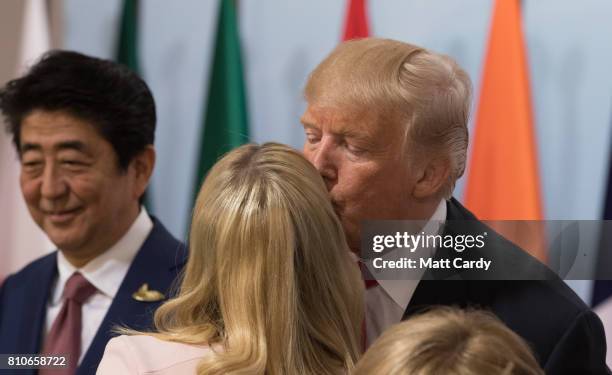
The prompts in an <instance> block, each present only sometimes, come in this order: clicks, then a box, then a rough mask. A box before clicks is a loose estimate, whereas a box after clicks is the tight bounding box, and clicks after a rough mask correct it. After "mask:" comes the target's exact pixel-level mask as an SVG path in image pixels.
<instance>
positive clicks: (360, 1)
mask: <svg viewBox="0 0 612 375" xmlns="http://www.w3.org/2000/svg"><path fill="white" fill-rule="evenodd" d="M348 1H349V4H348V9H347V12H346V23H345V24H344V36H343V37H342V40H350V39H357V38H366V37H368V36H370V27H369V25H368V16H367V14H366V9H365V7H366V0H348Z"/></svg>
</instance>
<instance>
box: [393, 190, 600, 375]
mask: <svg viewBox="0 0 612 375" xmlns="http://www.w3.org/2000/svg"><path fill="white" fill-rule="evenodd" d="M447 209H448V213H447V223H446V226H445V234H453V233H456V234H458V233H466V231H467V232H471V233H474V234H477V233H483V232H487V233H488V236H487V239H486V241H485V247H484V248H483V249H470V250H467V251H465V252H463V253H461V254H460V256H461V257H462V258H467V257H471V258H475V259H478V258H479V257H480V256H485V257H486V258H488V259H493V260H494V263H493V265H492V267H497V268H496V269H495V270H494V272H495V274H496V278H499V279H498V280H490V279H489V280H487V275H490V274H484V273H481V274H477V273H474V271H471V270H467V271H463V272H459V273H456V274H455V275H448V274H443V273H439V272H435V271H434V272H428V273H426V275H425V277H424V279H423V280H421V282H420V283H419V285H418V287H417V289H416V290H415V293H414V295H413V297H412V299H411V301H410V303H409V305H408V308H407V309H406V311H405V313H404V319H406V318H409V317H410V316H411V315H413V314H415V313H416V312H418V311H420V310H423V309H425V308H429V307H431V306H433V305H451V306H459V307H468V306H470V307H476V308H482V309H486V310H489V311H491V312H492V313H494V314H495V315H497V316H498V317H499V318H500V319H501V320H502V321H503V322H504V323H505V324H506V325H508V327H510V328H511V329H512V330H513V331H514V332H516V333H517V334H518V335H520V336H522V337H523V339H525V340H526V341H527V342H528V343H529V344H530V346H531V348H532V349H533V350H534V352H535V354H536V357H537V358H538V360H539V362H540V364H541V366H542V367H543V368H544V370H545V371H546V373H547V374H610V370H609V369H608V368H607V366H606V364H605V358H606V340H605V336H604V330H603V326H602V324H601V321H600V320H599V318H598V317H597V316H596V315H595V314H594V313H593V312H592V311H591V310H590V309H589V308H588V307H587V306H586V305H585V304H584V303H583V302H582V300H580V298H579V297H578V296H576V294H575V293H574V292H573V291H572V290H571V289H570V288H569V287H568V286H567V285H566V284H565V283H564V282H563V281H562V280H561V279H560V278H559V277H558V276H556V275H555V274H554V273H553V272H552V271H550V270H549V269H548V268H547V267H546V266H544V265H543V264H541V263H540V262H539V261H537V260H536V259H535V258H533V257H531V256H530V255H528V254H527V253H526V252H524V251H523V250H521V249H520V248H518V247H517V246H515V245H514V244H512V243H511V242H509V241H507V240H506V239H504V238H503V237H501V236H500V235H498V234H497V233H495V232H494V231H493V230H491V229H490V228H489V227H487V226H486V225H485V224H484V223H482V222H480V221H478V220H477V219H476V217H475V216H474V215H473V214H472V213H470V212H469V211H468V210H467V209H465V208H464V207H463V206H462V205H461V204H460V203H459V202H457V201H456V200H455V199H451V201H449V202H448V203H447ZM457 228H459V229H457ZM444 256H453V255H449V254H448V253H446V254H445V253H444V251H442V252H440V254H438V253H436V257H444ZM454 256H458V255H457V253H455V255H454ZM502 280H506V281H502ZM499 350H504V349H503V348H499Z"/></svg>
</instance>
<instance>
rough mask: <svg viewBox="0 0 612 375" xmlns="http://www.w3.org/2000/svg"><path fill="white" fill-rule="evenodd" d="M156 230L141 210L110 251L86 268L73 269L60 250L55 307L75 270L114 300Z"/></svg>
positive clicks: (54, 294) (88, 264) (145, 212)
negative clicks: (144, 244) (130, 269)
mask: <svg viewBox="0 0 612 375" xmlns="http://www.w3.org/2000/svg"><path fill="white" fill-rule="evenodd" d="M152 229H153V221H152V220H151V218H150V217H149V214H148V213H147V210H146V209H145V208H144V207H141V209H140V213H139V214H138V216H137V217H136V220H134V222H133V223H132V225H131V226H130V229H128V231H127V232H126V233H125V234H124V235H123V237H121V238H120V239H119V241H117V242H116V243H115V244H114V245H113V246H111V247H110V248H109V249H108V250H107V251H105V252H103V253H102V254H100V255H98V256H97V257H96V258H94V259H92V260H91V261H89V263H87V264H86V265H85V266H83V267H81V268H80V269H77V268H76V267H74V266H73V265H72V264H70V262H68V260H67V259H66V257H65V256H64V254H63V253H62V252H61V251H58V253H57V270H58V278H57V282H56V284H55V285H56V286H55V288H54V292H53V296H52V299H51V303H52V304H57V303H59V302H61V300H62V294H63V292H64V285H65V284H66V281H68V279H69V278H70V276H72V274H73V273H74V272H76V271H79V272H80V273H81V274H82V275H83V276H84V277H85V278H86V279H87V281H89V282H90V283H92V284H93V285H94V286H95V287H96V288H97V289H98V292H100V293H102V294H104V295H105V296H107V297H109V298H111V299H112V298H114V297H115V295H116V294H117V291H118V290H119V286H120V285H121V282H122V281H123V278H124V277H125V275H126V274H127V271H128V269H129V268H130V264H131V263H132V260H133V259H134V257H135V256H136V253H138V250H139V249H140V248H141V247H142V244H143V243H144V242H145V240H146V239H147V237H148V236H149V233H151V230H152Z"/></svg>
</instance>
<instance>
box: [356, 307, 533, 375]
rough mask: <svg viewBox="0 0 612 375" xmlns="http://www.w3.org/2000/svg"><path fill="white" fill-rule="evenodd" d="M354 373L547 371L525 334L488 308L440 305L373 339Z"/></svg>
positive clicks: (506, 374) (524, 374)
mask: <svg viewBox="0 0 612 375" xmlns="http://www.w3.org/2000/svg"><path fill="white" fill-rule="evenodd" d="M353 374H354V375H370V374H377V375H416V374H418V375H434V374H448V375H489V374H503V375H544V371H543V370H542V368H541V367H540V366H539V365H538V362H537V361H536V359H535V358H534V356H533V353H532V352H531V350H530V349H529V346H527V343H525V341H523V339H522V338H521V337H519V336H518V335H517V334H515V333H514V332H512V331H511V330H510V329H509V328H508V327H506V326H505V325H504V324H503V323H502V322H501V321H500V320H499V319H497V318H496V317H495V316H493V315H492V314H490V313H487V312H484V311H477V310H459V309H454V308H449V307H446V308H437V309H433V310H431V311H429V312H426V313H423V314H421V315H417V316H415V317H413V318H410V319H408V320H407V321H405V322H403V323H400V324H397V325H395V326H393V327H391V328H389V329H388V330H387V331H385V332H384V333H383V334H382V336H381V337H379V338H378V340H376V341H375V342H374V344H373V345H372V346H371V347H370V348H369V349H368V351H367V352H366V353H365V355H364V356H363V358H362V359H361V360H360V361H359V363H358V364H357V367H356V369H355V372H354V373H353Z"/></svg>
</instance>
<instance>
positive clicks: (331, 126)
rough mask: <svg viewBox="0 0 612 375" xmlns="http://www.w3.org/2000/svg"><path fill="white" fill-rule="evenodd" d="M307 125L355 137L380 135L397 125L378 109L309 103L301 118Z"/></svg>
mask: <svg viewBox="0 0 612 375" xmlns="http://www.w3.org/2000/svg"><path fill="white" fill-rule="evenodd" d="M301 121H302V124H303V125H304V126H305V127H314V128H318V129H321V130H324V131H329V132H331V133H335V134H342V135H346V136H355V137H368V138H369V137H378V136H379V135H380V133H381V132H385V133H386V132H388V131H389V130H390V127H395V126H394V125H393V124H391V122H390V121H387V120H385V119H384V117H383V116H380V115H379V114H378V113H377V112H376V111H371V110H367V109H362V108H358V107H356V106H355V107H331V106H318V105H309V106H308V107H307V108H306V111H305V112H304V115H303V116H302V118H301Z"/></svg>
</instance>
